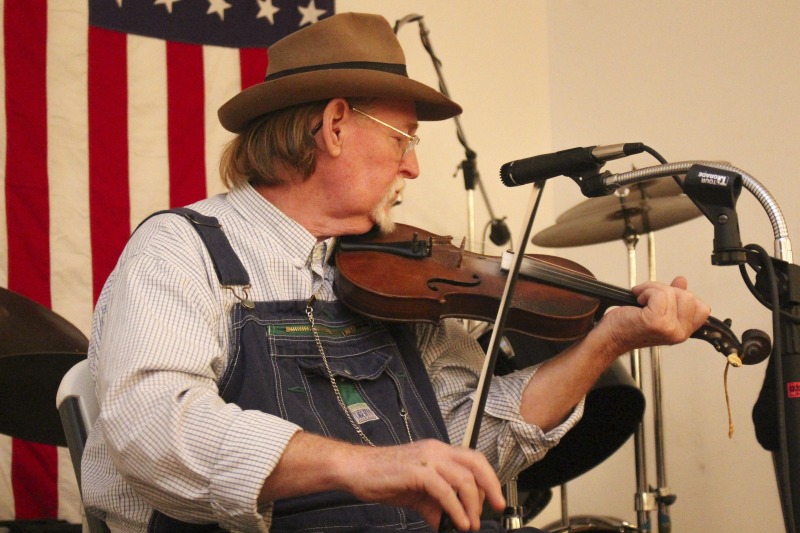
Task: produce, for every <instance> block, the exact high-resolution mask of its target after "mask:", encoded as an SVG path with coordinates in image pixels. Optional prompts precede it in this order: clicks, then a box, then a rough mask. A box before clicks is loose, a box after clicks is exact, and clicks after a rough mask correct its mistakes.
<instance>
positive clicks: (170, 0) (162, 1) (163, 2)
mask: <svg viewBox="0 0 800 533" xmlns="http://www.w3.org/2000/svg"><path fill="white" fill-rule="evenodd" d="M180 1H181V0H156V1H155V4H153V5H156V6H167V12H168V13H169V14H172V4H174V3H175V2H180Z"/></svg>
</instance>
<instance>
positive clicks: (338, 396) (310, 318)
mask: <svg viewBox="0 0 800 533" xmlns="http://www.w3.org/2000/svg"><path fill="white" fill-rule="evenodd" d="M314 300H315V298H314V296H312V297H311V299H310V300H309V301H308V303H307V304H306V315H308V322H309V324H311V333H313V334H314V342H316V343H317V349H318V350H319V354H320V355H321V356H322V362H323V364H324V365H325V371H326V372H327V374H328V379H329V380H330V382H331V386H332V387H333V393H334V394H335V395H336V400H337V401H338V402H339V405H340V406H341V407H342V411H344V414H345V416H346V417H347V420H348V421H349V422H350V425H351V426H353V429H355V430H356V433H358V436H359V437H361V440H362V441H364V444H367V445H369V446H372V447H373V448H374V447H375V443H373V442H372V441H371V440H369V437H367V435H366V434H365V433H364V431H363V430H362V429H361V427H360V426H359V425H358V424H357V423H356V421H355V420H353V415H352V414H350V410H349V409H348V408H347V405H345V403H344V399H343V398H342V393H341V391H340V390H339V385H338V384H337V383H336V378H335V377H334V375H333V371H332V370H331V367H330V365H329V364H328V356H327V355H326V354H325V349H324V348H323V347H322V340H321V339H320V337H319V332H318V331H317V324H316V322H315V321H314V309H313V307H312V306H313V304H314ZM400 416H402V417H403V422H404V423H405V426H406V432H407V433H408V442H414V439H413V438H412V437H411V426H410V425H409V422H408V410H407V409H406V407H405V406H402V408H401V409H400Z"/></svg>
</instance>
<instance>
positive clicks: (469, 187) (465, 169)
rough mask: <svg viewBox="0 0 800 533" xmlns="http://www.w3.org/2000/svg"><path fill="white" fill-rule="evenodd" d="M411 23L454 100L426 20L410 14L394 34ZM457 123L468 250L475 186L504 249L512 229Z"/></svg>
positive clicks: (471, 240)
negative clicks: (494, 204)
mask: <svg viewBox="0 0 800 533" xmlns="http://www.w3.org/2000/svg"><path fill="white" fill-rule="evenodd" d="M407 22H417V23H418V24H419V36H420V39H421V40H422V46H423V47H424V48H425V50H426V51H427V52H428V54H429V55H430V56H431V60H432V61H433V68H434V69H435V70H436V77H437V78H438V80H439V90H440V91H441V93H442V94H444V95H445V96H447V97H448V98H450V92H449V91H448V90H447V85H446V84H445V81H444V75H443V74H442V62H441V60H440V59H439V58H438V57H437V56H436V54H435V53H434V51H433V46H432V45H431V41H430V38H429V35H430V32H429V31H428V28H427V27H426V26H425V21H424V20H423V17H422V15H407V16H405V17H403V18H402V19H400V20H398V21H397V22H396V23H395V27H394V31H395V33H397V31H398V30H399V29H400V27H401V26H402V25H403V24H405V23H407ZM453 120H454V121H455V124H456V136H457V137H458V141H459V142H460V143H461V145H462V146H463V147H464V151H465V159H464V160H463V161H462V162H461V163H460V164H459V165H458V167H459V168H460V169H461V171H462V173H463V174H464V188H465V190H466V191H467V244H466V248H467V250H469V251H473V250H472V243H474V242H476V241H475V192H474V191H475V185H476V184H477V186H478V189H479V190H480V192H481V196H482V198H483V202H484V204H485V205H486V210H487V211H488V212H489V217H490V219H491V221H492V222H491V224H492V233H491V240H492V242H493V243H494V244H496V245H497V246H502V245H504V244H506V243H507V242H508V241H509V239H510V238H511V234H510V232H509V231H508V227H507V226H506V225H505V222H504V220H505V219H504V218H503V219H498V218H496V217H495V216H494V211H492V206H491V204H490V203H489V198H488V195H487V194H486V189H484V187H483V182H482V181H481V179H480V174H479V173H478V167H477V165H476V159H477V154H476V153H475V151H474V150H473V149H472V148H470V147H469V144H467V139H466V137H465V135H464V129H463V128H462V127H461V120H460V119H459V117H458V116H455V117H453Z"/></svg>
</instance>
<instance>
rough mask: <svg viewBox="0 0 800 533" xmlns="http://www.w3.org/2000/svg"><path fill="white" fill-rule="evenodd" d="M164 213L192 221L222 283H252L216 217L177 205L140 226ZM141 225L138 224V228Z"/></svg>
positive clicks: (159, 212)
mask: <svg viewBox="0 0 800 533" xmlns="http://www.w3.org/2000/svg"><path fill="white" fill-rule="evenodd" d="M164 213H174V214H176V215H181V216H183V217H184V218H186V219H187V220H188V221H189V222H191V223H192V227H193V228H194V229H195V230H196V231H197V234H198V235H200V238H201V239H202V240H203V244H205V246H206V249H207V250H208V253H209V255H210V256H211V261H212V263H214V270H215V271H216V273H217V279H219V282H220V284H221V285H223V286H235V285H249V284H250V276H249V275H248V274H247V270H246V269H245V268H244V265H243V264H242V262H241V261H240V260H239V256H238V255H236V252H234V251H233V247H232V246H231V243H230V241H228V237H226V236H225V232H224V231H223V230H222V226H221V225H220V223H219V221H218V220H217V219H216V218H214V217H209V216H205V215H201V214H200V213H198V212H197V211H194V210H192V209H189V208H186V207H176V208H174V209H165V210H162V211H156V212H155V213H153V214H152V215H150V216H148V217H147V218H146V219H144V220H143V221H142V222H141V223H140V224H139V226H141V225H142V224H144V222H145V221H146V220H148V219H149V218H150V217H154V216H156V215H161V214H164ZM139 226H137V229H138V228H139ZM134 231H136V230H134Z"/></svg>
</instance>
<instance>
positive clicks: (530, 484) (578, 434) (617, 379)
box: [478, 178, 702, 533]
mask: <svg viewBox="0 0 800 533" xmlns="http://www.w3.org/2000/svg"><path fill="white" fill-rule="evenodd" d="M678 180H679V178H677V179H669V178H667V179H661V180H655V181H648V182H644V183H641V184H638V185H636V186H635V187H632V188H623V189H619V190H618V191H616V193H615V194H614V195H610V196H605V197H601V198H593V199H590V200H586V201H584V202H582V203H580V204H578V205H576V206H574V207H572V208H570V209H568V210H567V211H565V212H564V213H562V214H561V215H560V216H558V217H557V218H556V222H555V224H554V225H552V226H550V227H548V228H546V229H544V230H542V231H541V232H539V233H538V234H536V235H535V236H534V237H533V239H532V242H533V244H536V245H538V246H542V247H575V246H584V245H589V244H599V243H604V242H610V241H614V240H622V241H623V242H624V243H625V245H626V247H627V250H628V266H629V281H630V284H631V286H633V285H635V284H636V279H635V273H636V259H635V248H636V244H637V242H638V238H639V236H640V235H642V234H646V235H647V236H648V259H649V263H650V276H651V279H653V278H654V277H655V268H654V265H655V245H654V242H655V240H654V235H653V232H654V231H656V230H659V229H663V228H667V227H669V226H673V225H676V224H679V223H682V222H685V221H688V220H691V219H693V218H696V217H699V216H700V215H701V214H702V213H701V212H700V210H699V209H698V208H697V207H696V206H695V204H694V203H693V202H692V200H691V199H690V198H688V197H687V196H686V195H685V194H683V193H682V189H681V186H680V185H679V183H678V182H677V181H678ZM504 337H505V339H504V341H505V342H504V343H503V344H502V345H501V350H500V352H501V354H503V355H505V357H501V358H499V359H498V364H497V367H496V371H495V373H496V374H498V375H501V374H503V373H507V372H510V371H512V370H515V369H521V368H525V367H527V366H530V365H532V364H536V363H539V362H541V361H543V360H544V359H547V358H549V357H552V356H553V355H555V354H556V353H558V352H559V351H561V349H562V348H563V346H559V345H558V344H556V343H552V342H549V341H540V340H538V339H534V338H532V337H528V336H525V335H520V334H516V333H514V332H508V333H506V334H505V335H504ZM478 340H479V342H481V341H483V340H486V333H485V332H484V333H482V335H481V336H480V337H479V339H478ZM534 354H535V355H534ZM650 355H651V367H652V372H653V380H652V381H653V383H652V385H653V390H652V396H653V398H652V399H653V413H654V414H653V419H654V420H653V421H654V426H655V443H656V464H657V467H658V489H657V492H656V493H653V492H651V491H652V490H653V489H651V488H648V485H647V480H646V473H645V457H644V455H645V454H644V433H643V432H644V429H643V427H644V426H643V423H642V418H643V414H644V409H645V396H644V394H643V393H642V377H641V366H640V354H639V353H638V350H636V351H634V352H632V353H631V354H630V357H631V361H630V370H628V369H626V368H625V366H624V365H623V364H622V362H621V361H620V360H617V361H616V362H615V363H614V364H613V365H612V366H611V367H610V368H609V369H608V370H607V371H606V372H605V373H604V374H603V375H602V376H601V377H600V379H599V380H598V381H597V383H596V384H595V385H594V387H593V388H592V389H591V391H590V392H589V393H588V394H587V396H586V401H585V411H584V416H583V418H582V419H581V420H580V421H579V422H578V423H577V424H576V426H575V427H574V428H573V429H572V430H571V431H570V432H568V433H567V434H566V435H565V436H564V438H563V439H562V440H561V442H560V443H559V444H558V445H557V446H556V447H554V448H553V449H552V450H550V451H549V452H548V454H547V455H546V456H545V458H544V459H543V460H542V461H540V462H538V463H535V464H534V465H532V466H531V467H529V468H528V469H526V470H524V471H522V472H521V473H520V474H519V476H518V477H517V480H516V486H515V487H513V489H511V490H513V493H514V494H517V495H518V496H519V499H520V500H522V499H523V498H525V500H524V502H523V503H522V505H520V506H519V507H518V509H520V510H521V513H522V516H523V520H522V522H523V523H530V521H531V520H532V519H533V518H534V517H535V516H536V515H537V514H538V513H539V512H541V511H542V510H543V509H544V507H545V506H546V505H547V504H548V503H549V500H550V497H551V495H552V492H551V489H552V488H554V487H557V486H559V487H560V488H561V508H562V509H561V520H560V521H558V522H556V523H552V524H549V525H547V526H545V527H544V528H543V529H544V530H545V531H549V532H553V533H555V532H558V533H567V532H583V531H594V532H619V533H633V532H649V531H650V520H649V513H650V511H652V510H654V509H655V508H656V507H658V512H659V518H660V520H659V531H661V532H662V533H668V531H669V529H668V528H669V525H668V524H669V516H668V515H669V505H670V504H671V503H672V502H673V501H674V499H675V497H674V496H673V495H671V494H669V493H668V489H667V488H666V474H665V471H664V464H663V463H664V461H663V430H662V416H661V379H660V351H659V349H658V348H654V349H651V352H650ZM632 435H633V436H634V437H635V443H634V444H635V456H636V457H635V459H636V478H637V492H636V505H635V508H636V512H637V522H638V523H637V525H633V524H630V523H628V522H625V521H623V520H619V519H616V518H613V517H607V516H588V515H584V516H569V513H568V504H567V500H566V484H567V482H569V481H572V480H574V479H575V478H577V477H579V476H580V475H582V474H584V473H586V472H588V471H589V470H591V469H592V468H594V467H596V466H598V465H599V464H600V463H602V462H603V461H605V460H606V459H608V458H609V457H610V456H611V455H613V454H614V452H616V451H617V450H618V449H619V448H620V447H621V446H622V445H623V444H624V443H625V442H626V441H627V440H628V439H629V438H630V437H631V436H632ZM506 489H507V491H508V490H509V488H508V486H507V487H506ZM663 517H666V519H667V520H666V521H664V522H663V523H662V518H663ZM665 524H666V525H665Z"/></svg>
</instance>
